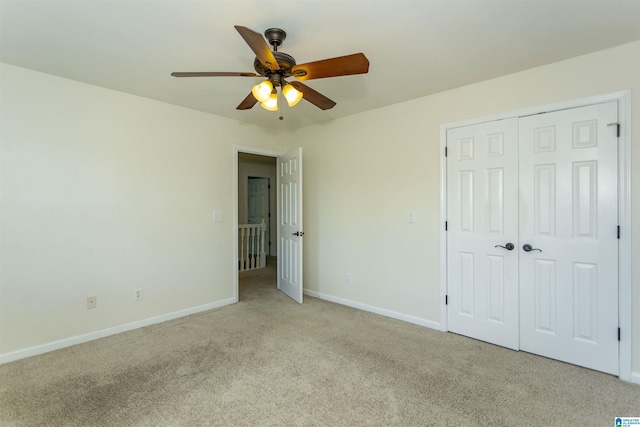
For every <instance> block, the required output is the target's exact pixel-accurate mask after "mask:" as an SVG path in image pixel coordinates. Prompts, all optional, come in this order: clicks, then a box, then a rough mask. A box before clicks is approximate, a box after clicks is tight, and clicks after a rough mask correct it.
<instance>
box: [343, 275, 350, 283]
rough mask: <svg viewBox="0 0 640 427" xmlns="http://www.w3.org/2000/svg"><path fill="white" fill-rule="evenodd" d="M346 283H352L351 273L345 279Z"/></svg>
mask: <svg viewBox="0 0 640 427" xmlns="http://www.w3.org/2000/svg"><path fill="white" fill-rule="evenodd" d="M344 281H345V282H347V283H351V273H347V277H346V278H345V279H344Z"/></svg>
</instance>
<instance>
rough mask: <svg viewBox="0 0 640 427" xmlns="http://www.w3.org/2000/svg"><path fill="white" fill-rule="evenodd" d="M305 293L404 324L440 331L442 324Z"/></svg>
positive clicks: (321, 294) (348, 301)
mask: <svg viewBox="0 0 640 427" xmlns="http://www.w3.org/2000/svg"><path fill="white" fill-rule="evenodd" d="M304 293H305V294H306V295H309V296H310V297H315V298H320V299H323V300H325V301H330V302H335V303H337V304H341V305H346V306H348V307H353V308H357V309H358V310H363V311H368V312H371V313H375V314H379V315H381V316H385V317H391V318H392V319H397V320H402V321H403V322H408V323H413V324H415V325H420V326H425V327H427V328H431V329H437V330H440V322H435V321H433V320H428V319H423V318H422V317H417V316H411V315H408V314H404V313H398V312H397V311H392V310H387V309H386V308H380V307H374V306H372V305H368V304H363V303H360V302H356V301H351V300H348V299H344V298H339V297H335V296H332V295H327V294H323V293H321V292H316V291H310V290H306V289H305V291H304Z"/></svg>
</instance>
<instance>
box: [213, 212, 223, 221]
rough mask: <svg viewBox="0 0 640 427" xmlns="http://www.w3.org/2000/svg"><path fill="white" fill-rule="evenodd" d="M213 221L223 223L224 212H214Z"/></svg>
mask: <svg viewBox="0 0 640 427" xmlns="http://www.w3.org/2000/svg"><path fill="white" fill-rule="evenodd" d="M213 220H214V221H215V222H221V221H222V212H219V211H214V212H213Z"/></svg>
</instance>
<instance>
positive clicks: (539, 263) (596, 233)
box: [518, 102, 618, 374]
mask: <svg viewBox="0 0 640 427" xmlns="http://www.w3.org/2000/svg"><path fill="white" fill-rule="evenodd" d="M617 112H618V109H617V103H616V102H609V103H606V104H600V105H594V106H588V107H582V108H573V109H569V110H564V111H558V112H553V113H546V114H539V115H535V116H530V117H525V118H522V119H521V120H520V136H519V140H520V195H521V199H520V200H521V201H520V247H519V248H518V250H519V252H520V348H521V349H522V350H525V351H529V352H532V353H536V354H540V355H543V356H547V357H551V358H554V359H558V360H562V361H566V362H569V363H574V364H577V365H581V366H585V367H588V368H592V369H596V370H599V371H603V372H608V373H611V374H618V334H617V330H618V239H617V225H618V214H617V206H618V202H617V197H618V193H617V176H618V168H617V153H618V150H617V141H618V140H617V136H616V127H615V126H607V125H608V124H609V123H617V122H618V115H617V114H618V113H617ZM525 244H529V245H531V246H532V247H533V248H534V249H533V250H531V251H529V252H525V251H524V250H523V248H522V246H523V245H525ZM537 249H539V250H537Z"/></svg>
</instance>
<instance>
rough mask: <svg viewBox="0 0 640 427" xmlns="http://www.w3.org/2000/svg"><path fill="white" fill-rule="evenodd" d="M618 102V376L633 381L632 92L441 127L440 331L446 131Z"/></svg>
mask: <svg viewBox="0 0 640 427" xmlns="http://www.w3.org/2000/svg"><path fill="white" fill-rule="evenodd" d="M610 101H617V102H618V122H619V125H620V137H619V138H618V224H619V225H620V228H621V233H620V239H619V241H618V316H619V327H620V328H621V330H622V333H621V336H620V341H619V342H618V347H619V375H618V378H620V379H621V380H624V381H633V378H632V372H631V348H632V336H631V314H632V313H631V306H632V301H631V91H629V90H624V91H619V92H613V93H607V94H602V95H595V96H590V97H585V98H579V99H573V100H568V101H562V102H557V103H553V104H547V105H541V106H537V107H530V108H525V109H522V110H516V111H510V112H505V113H500V114H494V115H490V116H484V117H478V118H474V119H469V120H463V121H459V122H453V123H446V124H442V125H440V223H441V224H442V226H441V228H440V330H442V331H445V332H446V331H447V330H448V325H447V305H446V296H447V282H448V278H447V232H446V229H445V225H446V221H447V159H446V157H445V148H446V145H447V131H448V130H449V129H453V128H458V127H463V126H469V125H476V124H480V123H484V122H489V121H495V120H503V119H508V118H514V117H517V118H519V117H524V116H530V115H534V114H541V113H549V112H553V111H560V110H566V109H570V108H578V107H584V106H588V105H594V104H602V103H605V102H610Z"/></svg>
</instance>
